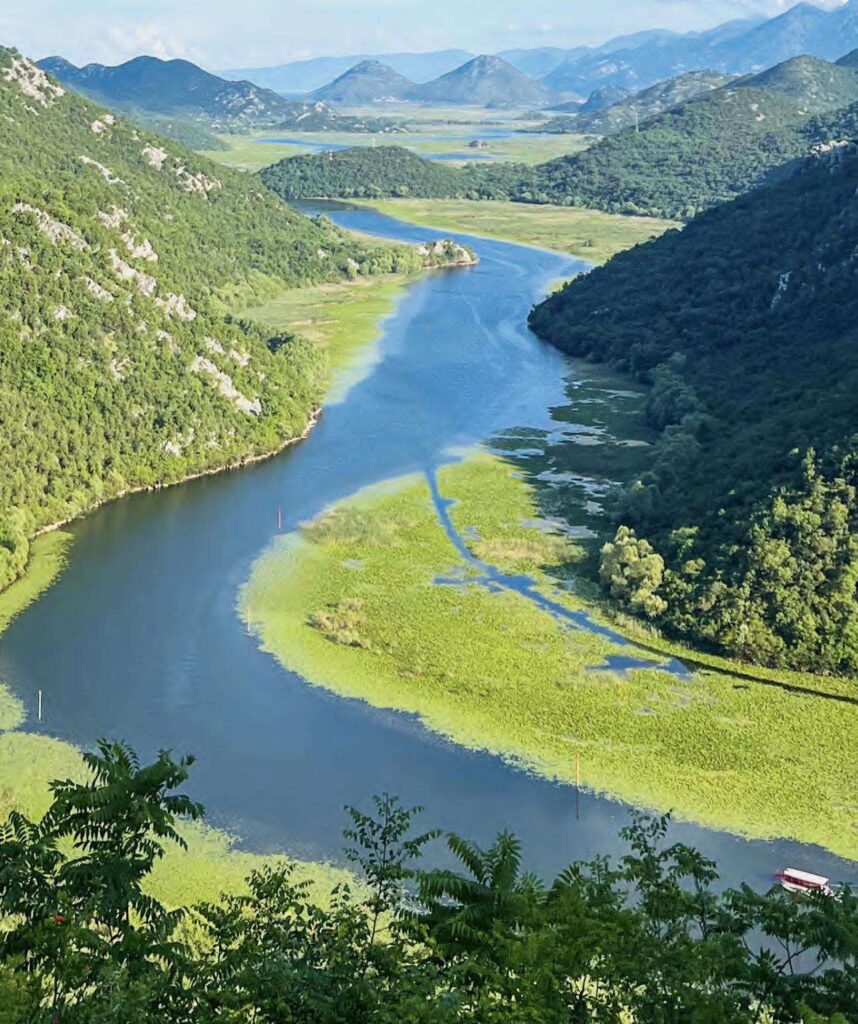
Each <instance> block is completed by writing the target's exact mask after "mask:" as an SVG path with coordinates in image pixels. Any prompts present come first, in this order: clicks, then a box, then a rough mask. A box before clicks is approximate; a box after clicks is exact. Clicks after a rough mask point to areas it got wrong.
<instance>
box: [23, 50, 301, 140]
mask: <svg viewBox="0 0 858 1024" xmlns="http://www.w3.org/2000/svg"><path fill="white" fill-rule="evenodd" d="M39 67H40V68H42V70H44V71H47V72H48V73H50V74H52V75H53V76H54V77H55V78H58V79H59V80H60V81H61V82H62V83H63V84H64V85H67V86H68V87H69V88H71V89H74V90H75V92H79V93H82V94H84V95H85V96H88V97H89V98H90V99H94V100H96V101H98V102H99V103H103V104H104V105H105V106H108V107H114V108H119V109H135V110H141V111H146V112H149V113H155V114H177V113H184V114H187V115H190V116H197V115H202V116H204V117H205V118H207V119H209V120H211V121H238V122H246V123H249V124H255V123H262V122H265V123H273V122H276V121H278V120H283V119H286V118H288V117H289V116H290V115H292V114H294V111H293V110H292V109H291V105H290V104H289V103H288V102H287V101H286V100H284V99H283V97H282V96H278V95H277V93H275V92H272V91H271V90H270V89H263V88H260V87H259V86H258V85H254V84H253V83H252V82H228V81H226V80H225V79H223V78H218V76H217V75H212V74H210V73H209V72H208V71H203V69H202V68H200V67H197V65H196V64H192V63H190V61H186V60H166V61H165V60H160V59H159V58H157V57H135V58H134V59H133V60H129V61H127V62H126V63H124V64H119V65H117V66H116V67H107V66H105V65H104V64H87V65H86V67H83V68H79V67H76V66H75V65H74V64H72V63H70V62H69V61H67V60H65V59H64V58H62V57H47V58H45V59H44V60H41V61H39Z"/></svg>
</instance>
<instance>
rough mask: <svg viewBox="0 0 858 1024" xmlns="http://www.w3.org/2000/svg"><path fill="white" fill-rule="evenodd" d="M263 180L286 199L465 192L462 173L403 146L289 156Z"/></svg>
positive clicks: (438, 195) (436, 196)
mask: <svg viewBox="0 0 858 1024" xmlns="http://www.w3.org/2000/svg"><path fill="white" fill-rule="evenodd" d="M260 177H261V178H262V180H263V182H264V183H265V184H266V185H267V186H268V187H269V188H270V189H272V191H274V192H276V193H277V194H278V195H281V196H283V198H284V199H307V198H317V197H320V196H325V197H337V198H343V199H358V198H361V199H372V198H376V197H381V196H416V197H421V198H426V199H447V198H452V197H455V196H457V195H459V194H460V193H461V190H462V181H461V174H460V173H459V172H457V171H456V170H455V169H454V168H451V167H443V166H441V165H440V164H437V163H433V162H432V161H431V160H424V159H423V158H422V157H420V156H418V155H417V154H416V153H412V152H411V150H409V149H405V148H404V147H403V146H376V147H373V148H369V147H366V146H356V147H355V148H353V149H345V150H341V151H340V152H338V153H324V154H307V155H306V156H293V157H287V158H286V159H285V160H281V161H280V162H279V163H276V164H274V165H273V166H272V167H266V168H265V169H264V170H263V171H261V172H260Z"/></svg>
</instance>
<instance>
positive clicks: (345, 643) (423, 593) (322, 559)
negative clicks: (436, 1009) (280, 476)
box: [240, 455, 858, 858]
mask: <svg viewBox="0 0 858 1024" xmlns="http://www.w3.org/2000/svg"><path fill="white" fill-rule="evenodd" d="M515 474H516V468H515V467H514V466H513V465H512V464H510V463H508V462H506V461H504V460H501V459H497V458H493V457H488V456H485V455H482V456H479V457H476V458H472V459H469V460H467V461H466V462H464V463H461V464H457V465H453V466H449V467H446V468H443V469H442V470H441V471H440V473H439V474H438V488H439V492H440V495H442V496H443V499H444V502H442V505H441V509H442V510H443V509H444V508H445V507H446V506H445V502H446V501H452V502H454V504H452V505H451V506H450V507H449V516H450V519H451V521H452V524H453V526H454V528H455V531H456V534H457V536H458V538H461V539H462V541H463V543H464V544H466V545H467V548H468V550H469V553H470V554H471V555H473V556H475V557H476V558H477V559H478V560H481V561H482V562H485V563H487V564H488V565H489V566H492V567H495V568H497V569H499V570H500V571H501V573H502V574H503V575H504V576H505V577H506V578H507V579H510V578H512V582H511V583H510V585H509V586H504V585H502V586H500V587H497V586H494V585H491V583H490V585H488V586H487V585H486V581H485V580H482V581H480V579H479V576H480V573H481V569H480V568H479V566H476V565H475V564H474V563H473V562H472V561H470V560H469V559H466V558H463V554H462V551H461V550H459V549H458V548H457V546H456V543H454V539H451V537H450V536H449V535H448V534H447V533H446V532H445V529H444V526H443V523H442V521H441V519H440V518H439V509H438V508H437V507H436V506H435V505H434V504H433V501H432V491H431V488H430V483H429V482H428V481H427V480H426V479H424V478H422V477H408V478H404V479H399V480H395V481H390V482H388V483H387V484H386V485H384V486H381V487H374V488H370V489H368V490H364V491H362V492H361V493H359V494H358V495H356V496H354V497H353V498H352V499H349V500H347V501H346V502H343V503H341V504H339V505H337V506H336V507H335V508H334V509H333V510H331V511H330V512H328V513H326V514H324V515H323V516H321V517H319V518H318V519H317V520H315V521H314V522H313V523H311V524H309V525H308V526H307V527H306V528H304V529H303V530H302V531H301V532H300V534H293V535H291V536H289V537H287V538H285V539H283V540H280V541H278V542H276V543H275V544H274V545H273V546H272V547H271V548H270V549H269V550H268V551H267V552H266V553H265V554H264V555H263V556H262V557H261V558H260V560H259V561H258V562H257V564H256V566H255V567H254V570H253V574H252V577H251V579H250V581H249V582H248V584H247V586H246V587H245V589H244V590H243V592H242V596H241V602H240V614H241V615H242V617H243V618H244V619H246V620H248V621H249V622H250V623H251V624H252V627H253V629H254V630H255V631H256V632H257V633H258V635H259V638H260V642H261V644H262V646H263V647H264V649H265V650H267V651H269V652H270V653H273V654H274V655H275V656H276V657H277V658H278V659H279V660H280V661H281V663H282V664H283V665H284V666H285V667H286V668H288V669H291V670H293V671H296V672H298V673H299V674H300V675H301V676H303V677H304V678H305V679H307V680H308V681H310V682H312V683H315V684H317V685H320V686H324V687H326V688H328V689H331V690H333V691H334V692H336V693H339V694H341V695H343V696H350V697H359V698H362V699H364V700H366V701H368V702H369V703H371V704H373V705H375V706H378V707H387V708H396V709H399V710H404V711H410V712H414V713H416V714H418V715H419V716H420V718H421V719H422V721H423V722H424V723H425V724H426V725H427V726H428V727H429V728H431V729H433V730H434V731H436V732H438V733H440V734H442V735H444V736H446V737H448V738H450V739H451V740H454V741H455V742H457V743H460V744H462V745H464V746H467V747H472V748H474V749H485V750H490V751H492V752H495V753H498V754H501V755H502V756H504V757H506V758H507V759H508V760H510V761H512V762H513V763H515V764H516V765H519V766H524V767H526V768H528V769H530V770H533V771H536V772H538V773H540V774H542V775H545V776H548V777H550V778H556V779H560V780H562V781H565V782H572V781H574V779H575V759H576V755H577V756H578V757H579V758H580V764H581V778H582V781H583V782H584V784H585V785H587V786H588V787H590V788H592V789H594V790H596V791H598V792H600V793H604V794H608V795H610V796H613V797H616V798H619V799H621V800H624V801H626V802H628V803H631V804H634V805H636V806H643V807H646V808H650V809H653V810H658V811H668V810H673V811H674V812H675V813H676V814H677V816H678V817H680V818H683V819H687V820H691V821H694V822H697V823H699V824H702V825H705V826H707V827H711V828H717V829H724V830H728V831H731V832H734V833H738V834H742V835H746V836H749V837H754V838H773V837H789V838H794V839H797V840H800V841H802V842H805V843H816V844H819V845H821V846H824V847H826V848H828V849H830V850H832V851H833V852H836V853H837V854H839V855H841V856H845V857H852V858H858V838H856V831H855V823H856V817H858V807H856V796H858V794H856V792H855V783H854V773H853V766H852V755H851V749H852V744H851V738H853V737H854V731H853V730H854V721H855V708H854V707H853V706H852V705H851V704H850V703H849V702H848V700H846V701H845V700H843V698H844V697H848V687H847V686H846V684H843V683H839V682H836V681H833V680H828V679H813V680H805V682H806V683H812V685H808V686H807V687H806V690H807V692H793V691H790V690H788V689H785V688H781V687H778V686H770V685H766V684H764V683H763V682H755V681H754V680H753V678H744V679H742V680H741V681H737V679H736V677H734V676H732V675H730V674H728V673H726V672H720V671H718V670H717V668H715V667H713V668H712V669H711V670H709V671H707V672H706V673H705V674H703V673H696V674H694V675H688V676H686V677H676V676H673V675H670V674H668V673H667V672H665V671H664V669H663V667H660V666H659V664H658V661H659V656H658V655H657V654H651V655H648V654H646V653H645V652H641V651H636V650H635V649H634V648H628V647H624V646H622V645H621V643H618V642H616V640H615V639H614V638H611V637H610V636H606V635H604V634H603V633H600V632H596V631H593V630H590V629H587V628H571V624H570V622H569V621H562V619H558V617H557V616H556V615H555V614H552V613H551V612H550V611H548V610H546V608H545V607H544V606H540V604H539V603H538V602H535V601H534V600H533V594H532V593H531V594H526V593H523V592H522V590H521V587H520V586H519V585H518V584H517V583H516V581H515V577H517V576H521V574H527V575H528V576H530V577H532V579H533V581H534V590H535V593H536V595H537V596H538V597H541V598H549V599H550V600H551V601H552V602H554V603H555V604H556V605H557V606H558V607H560V608H562V609H564V610H566V611H568V612H569V613H571V615H572V616H580V614H581V613H584V614H586V615H588V616H589V617H590V618H591V619H592V620H593V621H595V622H596V623H597V624H598V623H599V622H602V623H603V624H604V623H605V619H604V617H603V616H602V615H601V612H600V609H599V607H598V605H597V604H594V603H592V602H589V601H587V600H585V599H584V598H582V597H580V596H576V594H575V593H574V592H570V591H569V590H568V589H567V587H566V585H565V584H566V583H567V581H569V580H570V579H571V580H573V581H574V578H575V564H576V563H577V562H579V561H580V560H582V559H583V558H584V557H586V554H587V552H586V540H584V541H582V540H581V539H574V540H573V539H570V537H569V536H567V535H565V534H564V533H562V532H561V531H559V530H558V529H557V528H556V527H555V528H553V529H552V528H546V525H545V523H544V521H542V519H541V516H542V512H541V510H540V507H539V504H538V502H537V499H536V495H535V493H534V491H533V490H532V489H531V488H530V487H529V486H528V485H527V484H526V483H525V482H524V481H523V480H522V479H520V478H519V477H518V476H517V475H515ZM630 655H631V656H632V657H633V658H636V659H640V660H641V661H643V662H644V663H645V662H646V661H647V660H651V663H652V667H634V668H631V669H629V670H628V671H626V672H622V671H616V670H614V671H609V670H606V669H605V666H606V664H607V665H608V666H610V665H614V666H615V667H620V666H622V665H623V664H624V663H623V662H616V661H612V660H611V659H617V658H627V657H629V656H630ZM639 664H640V661H639ZM809 721H811V722H814V723H816V725H815V728H814V733H813V742H812V743H810V742H808V741H806V740H805V739H804V737H806V735H807V723H808V722H809ZM785 780H788V785H786V784H785Z"/></svg>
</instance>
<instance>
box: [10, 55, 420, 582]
mask: <svg viewBox="0 0 858 1024" xmlns="http://www.w3.org/2000/svg"><path fill="white" fill-rule="evenodd" d="M420 264H421V258H420V256H419V254H418V253H417V252H416V251H414V250H410V249H407V248H403V247H384V246H380V245H375V244H374V243H370V242H366V243H362V242H360V241H357V240H355V239H353V238H351V237H350V236H347V235H346V234H344V233H342V232H340V231H339V230H337V229H336V228H335V227H334V226H333V225H332V224H330V223H329V222H324V221H312V220H309V219H307V218H304V217H302V216H299V215H298V214H296V213H295V212H294V211H292V210H290V209H289V208H288V207H287V206H286V205H285V204H284V203H282V202H281V201H280V200H279V199H278V198H277V197H276V196H274V195H272V194H271V193H269V192H268V191H267V190H266V189H264V188H262V187H261V186H260V185H259V183H258V182H256V181H254V180H253V179H250V178H247V177H245V176H243V175H241V174H240V173H238V172H233V171H229V170H227V169H224V168H220V167H216V166H215V165H214V164H212V163H210V162H208V161H206V160H204V159H202V158H200V157H197V156H194V155H192V154H190V153H189V152H187V151H186V150H184V149H182V148H181V147H180V146H178V145H175V144H173V143H171V142H165V141H164V140H162V139H160V138H158V137H157V136H154V135H151V134H150V133H148V132H146V131H145V130H143V129H140V128H139V127H137V126H135V125H133V124H131V123H129V122H127V121H125V120H122V119H119V118H116V117H115V116H114V115H112V114H109V113H108V112H107V111H105V110H103V109H102V108H100V107H97V106H95V105H94V104H92V103H91V102H89V101H88V100H84V99H82V98H80V97H77V96H74V95H71V94H68V93H64V92H63V90H62V89H61V88H60V87H59V86H57V85H56V84H54V83H53V82H51V81H50V80H49V79H48V78H46V77H45V75H44V74H43V73H42V72H41V71H40V70H39V69H38V68H36V67H35V66H34V65H33V64H31V63H30V62H28V61H26V60H23V59H22V58H20V57H19V56H18V55H17V54H16V53H15V52H13V51H11V50H0V291H2V295H3V303H2V308H0V461H2V465H3V472H2V475H0V587H2V586H3V585H5V584H7V583H8V582H9V581H10V580H11V579H13V578H14V577H15V575H17V573H18V572H19V571H20V570H21V568H22V566H23V564H24V562H25V560H26V557H27V538H28V537H29V536H30V535H31V534H32V531H33V530H34V529H35V528H37V527H42V526H45V525H47V524H49V523H51V522H54V521H58V520H62V519H66V518H68V517H71V516H74V515H76V514H78V513H80V512H81V511H83V510H85V509H87V508H88V507H90V506H91V505H93V504H94V503H96V502H98V501H101V500H104V499H107V498H110V497H112V496H115V495H117V494H120V493H122V492H124V491H126V490H127V489H129V488H132V487H137V486H151V485H158V484H161V483H169V482H171V481H176V480H179V479H181V478H183V477H185V476H187V475H188V474H191V473H197V472H202V471H205V470H207V469H210V468H213V467H219V466H224V465H227V464H230V463H232V462H235V461H238V460H240V459H242V458H244V457H247V456H252V455H254V454H257V453H263V452H269V451H271V450H273V449H275V448H277V447H278V446H279V445H281V444H282V443H283V442H284V441H285V440H286V439H288V438H290V437H294V436H296V435H298V434H300V433H301V431H302V430H303V429H304V427H305V425H306V423H307V420H308V417H309V416H310V413H311V410H312V409H313V407H314V406H315V405H316V404H317V403H318V401H319V398H320V395H321V389H322V387H323V383H324V375H325V367H324V365H323V362H322V360H321V358H320V355H319V353H318V352H317V350H316V349H315V348H314V347H313V346H311V345H309V344H307V343H304V342H303V341H301V340H296V339H291V338H274V339H271V338H267V337H266V336H264V335H263V333H262V332H261V331H260V330H259V329H257V328H255V327H252V326H251V325H249V324H247V323H239V322H235V321H232V320H230V319H229V318H228V317H227V316H226V314H227V312H228V311H229V310H230V309H231V308H237V307H239V306H240V305H243V304H245V303H249V302H250V300H252V299H261V298H263V297H265V296H267V295H270V294H272V292H273V291H274V290H276V289H281V288H283V287H286V286H296V285H301V284H305V283H313V282H321V281H326V280H332V279H339V278H342V277H343V276H345V275H351V276H353V275H356V274H360V273H375V272H381V271H389V270H392V269H398V270H414V269H417V268H418V267H419V266H420Z"/></svg>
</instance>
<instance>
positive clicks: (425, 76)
mask: <svg viewBox="0 0 858 1024" xmlns="http://www.w3.org/2000/svg"><path fill="white" fill-rule="evenodd" d="M473 57H474V54H472V53H468V51H467V50H438V51H435V52H432V53H382V54H378V53H375V54H370V53H360V54H353V55H351V56H345V57H314V58H312V59H311V60H299V61H292V62H290V63H288V64H279V65H277V66H275V67H265V68H243V69H239V70H237V71H222V72H221V75H222V76H223V77H224V78H226V79H229V80H233V81H234V80H242V79H250V80H251V81H253V82H258V83H259V84H260V85H261V86H264V87H265V88H268V89H273V90H274V91H275V92H279V93H288V94H302V93H308V92H313V91H314V90H316V89H321V88H322V86H323V85H326V84H327V83H328V82H330V81H331V80H332V79H334V78H338V77H339V76H340V75H343V74H345V73H346V71H348V70H349V68H353V67H354V66H355V64H360V63H361V62H362V61H365V60H377V61H380V62H381V63H383V64H386V65H387V66H388V67H390V68H393V70H394V71H398V72H399V74H400V75H403V76H404V77H405V78H408V79H409V80H410V81H412V82H428V81H431V80H432V79H433V78H438V76H439V75H443V74H446V73H447V72H448V71H452V70H453V69H454V68H458V67H461V66H462V64H464V63H465V62H466V61H469V60H472V59H473Z"/></svg>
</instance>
